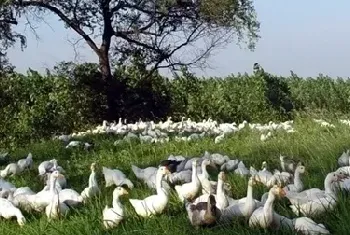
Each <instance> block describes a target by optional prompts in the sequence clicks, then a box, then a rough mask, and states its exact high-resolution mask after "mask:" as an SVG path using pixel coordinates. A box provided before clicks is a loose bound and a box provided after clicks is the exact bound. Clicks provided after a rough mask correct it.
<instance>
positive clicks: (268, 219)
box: [249, 185, 285, 228]
mask: <svg viewBox="0 0 350 235" xmlns="http://www.w3.org/2000/svg"><path fill="white" fill-rule="evenodd" d="M283 196H285V192H284V190H283V189H282V188H280V187H278V186H277V185H274V186H273V187H272V188H271V189H270V190H269V196H268V198H267V200H266V202H265V204H264V206H263V207H259V208H258V209H256V210H255V211H254V212H253V214H252V216H251V217H250V218H249V227H256V226H258V227H261V228H268V227H270V225H271V224H272V223H273V220H274V214H273V212H274V211H273V202H274V201H275V199H276V197H283Z"/></svg>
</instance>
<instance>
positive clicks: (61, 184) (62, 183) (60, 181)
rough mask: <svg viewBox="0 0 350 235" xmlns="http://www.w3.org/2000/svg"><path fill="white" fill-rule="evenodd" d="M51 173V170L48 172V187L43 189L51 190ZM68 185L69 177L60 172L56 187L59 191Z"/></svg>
mask: <svg viewBox="0 0 350 235" xmlns="http://www.w3.org/2000/svg"><path fill="white" fill-rule="evenodd" d="M51 174H52V173H50V172H48V173H46V177H47V180H46V187H45V188H44V189H43V190H49V188H50V175H51ZM66 187H67V179H66V177H65V176H64V175H62V174H60V176H59V177H58V178H57V180H56V189H57V190H58V191H61V190H62V189H64V188H66Z"/></svg>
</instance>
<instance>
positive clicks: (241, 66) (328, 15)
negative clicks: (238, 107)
mask: <svg viewBox="0 0 350 235" xmlns="http://www.w3.org/2000/svg"><path fill="white" fill-rule="evenodd" d="M255 7H256V11H257V14H258V18H259V20H260V22H261V33H260V34H261V36H262V38H261V39H260V40H259V42H258V44H257V47H256V50H255V51H254V52H250V51H249V50H247V49H240V48H239V47H237V46H236V44H235V42H233V43H232V44H231V45H229V46H227V48H226V49H225V50H221V51H218V52H216V55H214V56H213V57H211V59H210V65H211V67H212V68H211V69H206V70H205V71H197V74H199V75H204V76H224V75H229V74H231V73H234V74H236V73H238V72H241V73H244V72H248V73H251V71H252V66H253V64H254V62H258V63H260V64H261V65H262V66H263V67H264V69H265V70H266V71H268V72H270V73H274V74H279V75H289V74H290V72H289V71H290V70H293V71H294V72H295V73H297V74H298V75H301V76H317V75H318V74H319V73H323V74H325V75H329V76H332V77H336V76H340V77H350V71H349V68H350V44H349V43H350V27H349V23H350V14H349V13H348V11H349V9H350V1H349V0H337V1H329V0H255ZM47 23H48V24H49V25H50V27H49V26H47V25H45V24H41V25H39V26H40V29H38V30H37V33H38V34H39V36H40V41H38V42H37V41H36V40H35V37H34V36H33V34H32V33H31V32H30V30H29V29H27V30H26V35H27V37H28V48H26V49H25V51H24V52H22V51H21V50H20V49H18V48H17V49H14V50H11V51H10V52H9V56H10V59H11V61H12V63H13V64H15V65H16V66H17V70H18V71H20V72H25V71H26V70H27V69H28V67H31V68H33V69H36V70H39V71H43V70H44V68H52V66H53V65H55V64H56V63H57V62H59V61H63V60H66V61H72V60H74V53H73V51H72V46H71V44H70V43H69V42H67V38H69V39H76V38H77V36H76V34H75V33H74V32H72V31H71V30H67V29H65V28H64V27H63V24H62V22H58V21H57V20H56V18H55V17H49V18H48V19H47ZM20 30H24V27H23V25H22V26H21V27H20ZM79 54H80V58H78V59H79V61H80V62H82V61H89V62H90V61H93V62H94V61H97V57H96V56H95V54H94V53H93V52H92V51H91V50H90V49H89V48H88V47H84V45H83V44H82V45H81V47H80V50H79Z"/></svg>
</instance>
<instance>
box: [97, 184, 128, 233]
mask: <svg viewBox="0 0 350 235" xmlns="http://www.w3.org/2000/svg"><path fill="white" fill-rule="evenodd" d="M127 194H128V191H127V190H126V189H124V188H123V187H116V188H115V189H114V190H113V202H112V208H109V207H108V205H106V207H105V208H104V209H103V211H102V217H103V225H104V227H105V228H106V229H109V228H114V227H116V226H118V224H119V223H120V222H121V221H122V220H123V219H124V206H123V205H122V203H121V202H120V199H119V198H120V196H123V195H127Z"/></svg>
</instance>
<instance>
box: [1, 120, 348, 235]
mask: <svg viewBox="0 0 350 235" xmlns="http://www.w3.org/2000/svg"><path fill="white" fill-rule="evenodd" d="M295 129H296V131H297V132H295V133H285V132H281V131H278V132H276V133H275V134H274V136H273V137H272V138H271V139H270V140H268V141H266V142H261V141H260V134H259V133H258V132H255V131H250V130H243V131H242V132H241V133H237V134H234V135H231V136H229V137H227V138H226V139H225V141H224V142H222V143H220V144H214V141H213V139H212V138H207V139H204V140H200V141H196V142H188V143H187V142H174V141H171V142H169V143H165V144H142V145H141V144H138V143H123V144H121V145H118V146H114V145H113V142H114V140H115V138H113V137H111V136H106V137H103V136H98V137H85V139H88V140H92V141H94V142H95V144H96V148H95V149H94V150H92V151H90V152H87V151H83V150H70V149H65V148H64V146H63V144H62V143H60V142H57V141H48V142H41V143H37V144H34V145H31V146H29V147H26V148H24V149H17V150H16V151H15V152H12V153H11V156H12V157H13V159H12V160H13V161H14V160H17V159H19V158H23V156H24V155H25V154H27V153H28V152H31V153H32V154H33V157H34V162H35V168H34V169H33V170H31V171H30V172H25V173H23V174H22V175H20V176H16V177H14V178H12V179H10V181H11V182H13V183H14V184H15V185H16V186H18V187H20V186H30V187H31V188H32V189H33V190H36V191H39V190H41V188H42V181H40V179H39V177H38V176H37V174H38V172H37V166H38V164H39V163H40V162H41V161H42V160H46V159H52V158H56V159H57V160H58V162H59V164H60V165H62V166H63V167H64V169H65V170H66V171H67V174H66V176H67V178H68V180H69V184H70V185H71V187H73V188H74V189H75V190H77V191H78V192H80V191H81V190H83V188H85V187H86V186H87V184H88V177H89V174H90V172H89V166H90V164H91V163H92V162H97V163H98V165H99V167H102V166H106V167H109V168H118V169H120V170H122V171H123V172H124V173H125V174H126V175H127V176H128V177H129V178H130V179H131V180H132V181H133V182H134V183H135V188H134V189H133V190H131V191H130V192H129V196H128V197H129V198H144V197H146V196H148V195H150V194H152V193H153V192H154V191H153V190H150V189H148V188H147V187H146V186H145V185H144V184H142V183H141V182H139V181H137V180H136V178H135V176H134V174H133V173H132V171H131V167H130V165H131V164H135V165H137V166H139V167H146V166H149V165H157V164H158V163H159V161H160V160H162V159H165V158H167V157H168V156H169V155H170V154H174V155H180V154H181V155H184V156H193V157H195V156H200V155H202V154H203V153H204V151H209V152H211V153H213V152H218V153H222V154H226V155H228V156H230V158H231V159H236V158H238V159H240V160H243V161H244V163H245V165H246V166H247V167H249V166H250V165H252V166H254V167H255V168H260V166H261V162H262V161H264V160H266V161H267V162H268V166H269V169H270V170H273V169H274V168H278V169H279V154H284V155H287V156H293V158H295V159H298V160H302V161H303V162H304V163H305V165H306V167H307V174H305V175H304V177H303V181H304V182H305V187H307V188H310V187H318V188H322V189H323V181H324V178H325V175H326V174H327V173H328V172H330V171H332V170H335V169H336V168H337V161H336V160H337V158H338V157H339V156H340V154H341V153H342V152H343V151H344V150H345V149H346V148H347V147H349V145H350V134H349V131H350V127H347V126H344V125H341V124H336V128H334V129H329V128H324V127H320V126H319V125H318V124H316V123H314V122H312V121H310V120H306V119H302V120H297V121H296V123H295ZM213 176H214V178H216V176H215V175H213ZM98 182H99V184H100V187H101V189H102V195H101V196H100V197H97V198H95V199H92V200H91V201H90V202H89V203H88V204H87V205H85V206H81V207H79V208H77V209H75V210H72V211H71V213H70V214H69V215H68V216H67V218H65V219H62V220H59V221H54V222H51V223H49V222H48V221H47V219H46V217H45V215H44V214H25V216H26V218H27V221H28V223H27V224H26V225H25V226H24V227H23V228H20V227H19V226H18V225H17V223H16V221H15V220H11V221H6V220H4V219H2V220H1V221H0V226H1V232H0V234H6V235H7V234H8V235H11V234H16V235H19V234H23V235H26V234H28V235H29V234H33V235H34V234H35V235H37V234H45V235H46V234H50V235H51V234H52V235H54V234H72V235H80V234H81V235H86V234H96V235H99V234H101V235H102V234H118V235H119V234H128V235H129V234H149V235H151V234H177V235H185V234H239V235H242V234H281V231H272V230H259V229H251V228H249V227H248V223H247V221H245V220H244V219H237V220H234V221H232V224H230V225H217V226H216V227H214V228H210V229H200V230H194V229H193V228H192V226H191V225H190V223H189V221H188V219H187V214H186V212H185V210H184V208H183V205H182V204H181V203H180V202H179V201H178V200H177V197H176V194H174V193H173V194H172V195H171V197H170V201H169V204H168V207H167V209H166V211H165V212H164V214H163V215H160V216H156V217H153V218H149V219H142V218H139V217H138V216H136V214H135V212H134V211H133V208H132V207H131V205H130V203H129V202H128V199H127V198H124V199H123V203H124V204H125V206H126V214H127V217H126V219H125V221H124V222H123V223H122V224H121V225H120V226H119V227H118V228H116V229H113V230H111V231H106V230H104V228H103V227H102V221H101V220H102V209H103V208H104V206H105V205H106V204H108V205H111V203H112V191H113V187H110V188H105V183H104V180H103V176H102V174H101V173H99V178H98ZM229 182H230V183H231V184H232V190H233V196H234V197H235V198H241V197H245V196H246V190H247V179H246V178H242V177H240V176H237V175H234V174H230V177H229ZM265 191H266V189H265V188H264V187H262V186H259V187H256V188H254V197H255V198H257V199H260V197H261V195H262V194H263V193H264V192H265ZM287 205H288V203H287V201H286V199H282V200H280V201H277V202H276V205H275V208H276V210H277V211H278V212H279V213H281V214H283V215H286V216H291V217H293V214H292V212H291V210H290V209H289V208H288V206H287ZM348 208H350V200H349V195H346V194H341V196H340V199H339V203H338V206H337V207H336V209H335V210H334V211H333V212H329V213H327V214H324V215H323V216H321V217H319V218H316V219H315V220H316V221H317V222H318V223H323V224H325V226H326V227H327V228H328V229H329V230H330V231H331V233H332V234H347V233H348V231H350V223H349V222H348V221H349V219H350V212H349V211H350V210H348ZM283 233H284V234H293V233H292V232H290V231H283Z"/></svg>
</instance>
